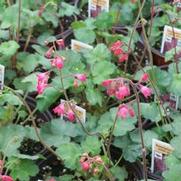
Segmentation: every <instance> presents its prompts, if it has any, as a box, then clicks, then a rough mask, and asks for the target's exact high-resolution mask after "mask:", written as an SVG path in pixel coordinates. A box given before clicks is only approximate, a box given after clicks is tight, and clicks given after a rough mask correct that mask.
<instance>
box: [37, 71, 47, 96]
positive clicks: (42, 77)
mask: <svg viewBox="0 0 181 181" xmlns="http://www.w3.org/2000/svg"><path fill="white" fill-rule="evenodd" d="M48 79H49V73H48V72H45V73H40V74H38V75H37V80H38V83H37V87H36V88H37V92H38V94H42V93H43V91H44V90H45V89H46V87H47V86H48Z"/></svg>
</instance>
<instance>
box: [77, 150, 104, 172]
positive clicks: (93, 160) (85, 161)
mask: <svg viewBox="0 0 181 181" xmlns="http://www.w3.org/2000/svg"><path fill="white" fill-rule="evenodd" d="M103 163H104V162H103V160H102V158H101V157H100V156H94V157H90V156H89V155H88V154H87V153H84V154H83V155H82V156H81V158H80V165H81V168H82V170H83V171H84V172H90V173H92V174H93V175H96V174H98V173H99V172H100V170H99V168H98V167H97V165H101V164H103Z"/></svg>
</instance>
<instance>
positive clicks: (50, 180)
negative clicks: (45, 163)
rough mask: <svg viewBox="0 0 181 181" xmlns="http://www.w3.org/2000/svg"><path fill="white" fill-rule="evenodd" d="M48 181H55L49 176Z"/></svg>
mask: <svg viewBox="0 0 181 181" xmlns="http://www.w3.org/2000/svg"><path fill="white" fill-rule="evenodd" d="M48 181H56V180H55V179H54V178H50V179H49V180H48Z"/></svg>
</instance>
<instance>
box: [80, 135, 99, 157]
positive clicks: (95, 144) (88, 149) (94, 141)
mask: <svg viewBox="0 0 181 181" xmlns="http://www.w3.org/2000/svg"><path fill="white" fill-rule="evenodd" d="M81 147H82V150H83V151H84V152H85V153H92V154H93V155H96V154H99V153H100V151H101V149H100V147H101V143H100V141H99V139H98V138H97V137H95V136H87V137H86V139H85V141H83V142H82V143H81Z"/></svg>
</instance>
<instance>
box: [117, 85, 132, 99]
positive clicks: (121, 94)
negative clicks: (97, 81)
mask: <svg viewBox="0 0 181 181" xmlns="http://www.w3.org/2000/svg"><path fill="white" fill-rule="evenodd" d="M129 95H130V90H129V87H128V86H125V85H123V86H121V87H119V89H118V91H116V95H115V96H116V98H117V99H119V100H121V99H124V98H125V97H126V96H129Z"/></svg>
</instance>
